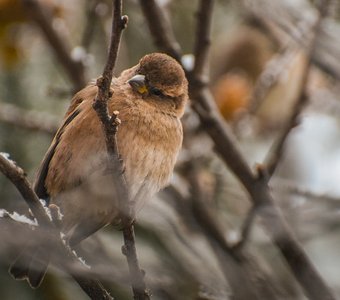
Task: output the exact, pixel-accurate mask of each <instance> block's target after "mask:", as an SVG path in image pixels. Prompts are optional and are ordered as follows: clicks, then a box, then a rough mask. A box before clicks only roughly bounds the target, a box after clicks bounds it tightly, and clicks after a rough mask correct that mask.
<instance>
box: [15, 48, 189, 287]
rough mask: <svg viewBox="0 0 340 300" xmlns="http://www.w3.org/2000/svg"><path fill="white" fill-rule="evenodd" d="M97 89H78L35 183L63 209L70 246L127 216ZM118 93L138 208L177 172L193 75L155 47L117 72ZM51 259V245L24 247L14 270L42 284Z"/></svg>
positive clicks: (114, 105)
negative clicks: (189, 78) (114, 174)
mask: <svg viewBox="0 0 340 300" xmlns="http://www.w3.org/2000/svg"><path fill="white" fill-rule="evenodd" d="M97 91H98V87H97V86H96V84H95V83H93V82H92V83H90V84H89V85H87V86H86V87H85V88H84V89H82V90H81V91H79V92H78V93H76V94H75V96H74V97H73V99H72V101H71V103H70V106H69V108H68V110H67V112H66V114H65V116H64V119H63V122H62V125H61V127H60V128H59V130H58V131H57V133H56V135H55V137H54V139H53V141H52V143H51V145H50V147H49V149H48V150H47V152H46V154H45V157H44V158H43V160H42V163H41V165H40V168H39V169H38V172H37V177H36V181H35V184H34V190H35V192H36V194H37V196H38V197H39V198H40V199H44V200H45V201H46V204H47V206H48V205H56V206H57V207H58V208H59V209H60V212H61V215H62V220H61V221H60V223H61V224H60V229H61V232H62V233H63V234H64V235H65V239H66V241H67V242H68V244H69V245H70V246H74V245H76V244H78V243H79V242H81V241H82V240H84V239H85V238H87V237H88V236H90V235H91V234H93V233H95V232H96V231H97V230H99V229H100V228H102V227H104V226H106V225H108V224H114V225H117V226H119V221H120V219H119V209H118V200H117V196H116V195H115V190H114V185H113V184H112V180H113V179H112V176H110V174H109V172H108V170H109V169H108V166H107V162H108V160H107V150H106V144H105V138H104V133H103V130H102V127H101V123H100V120H99V118H98V116H97V114H96V112H95V111H94V109H93V106H92V105H93V101H94V99H95V97H96V95H97ZM111 94H112V96H111V97H110V99H109V100H108V103H107V104H108V110H109V113H110V114H112V113H113V112H115V111H118V112H119V119H120V121H121V124H120V125H119V127H118V131H117V133H116V139H117V147H118V150H119V154H120V157H121V159H122V162H123V165H124V177H125V179H126V183H127V187H128V192H129V198H130V201H131V203H132V206H133V208H134V211H135V212H138V211H139V210H140V209H141V208H142V207H143V206H144V205H145V203H146V201H147V200H148V199H150V198H151V197H152V196H153V195H154V194H155V193H157V192H158V191H159V190H160V189H161V188H163V187H164V186H166V185H167V183H168V182H169V180H170V178H171V175H172V173H173V169H174V165H175V162H176V158H177V155H178V153H179V151H180V149H181V145H182V140H183V129H182V124H181V120H180V119H181V117H182V116H183V114H184V110H185V106H186V103H187V102H188V81H187V79H186V76H185V72H184V70H183V68H182V67H181V65H180V64H179V63H178V62H177V61H176V60H175V59H173V58H171V57H170V56H168V55H166V54H164V53H151V54H147V55H145V56H144V57H142V58H141V59H140V61H139V63H138V64H137V65H135V66H133V67H132V68H129V69H127V70H125V71H123V72H122V73H121V74H120V76H119V77H117V78H113V80H112V82H111ZM35 247H37V246H35ZM49 260H50V255H49V254H48V251H47V250H45V249H44V245H39V249H31V250H29V249H28V248H26V249H25V248H24V249H23V251H21V253H20V255H19V256H18V258H17V259H16V260H15V261H14V262H13V263H12V265H11V266H10V269H9V272H10V274H11V275H12V276H13V277H14V278H15V279H17V280H27V281H28V283H29V284H30V286H31V287H32V288H37V287H39V285H40V284H41V282H42V280H43V278H44V275H45V273H46V271H47V266H48V263H49Z"/></svg>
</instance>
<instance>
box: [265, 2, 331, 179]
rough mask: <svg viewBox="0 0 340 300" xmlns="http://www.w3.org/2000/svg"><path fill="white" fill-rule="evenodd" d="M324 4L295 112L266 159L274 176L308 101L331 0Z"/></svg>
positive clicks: (315, 26) (312, 40) (316, 25)
mask: <svg viewBox="0 0 340 300" xmlns="http://www.w3.org/2000/svg"><path fill="white" fill-rule="evenodd" d="M321 3H322V5H321V7H320V12H319V16H318V19H317V21H316V22H315V25H314V28H313V29H312V30H313V31H314V32H313V34H312V37H311V39H310V44H309V48H308V49H307V54H306V60H307V61H306V63H305V66H304V72H303V74H302V79H301V85H300V90H299V92H298V96H297V99H296V102H295V105H294V108H293V113H292V115H291V117H290V119H289V120H288V122H287V124H286V126H285V128H284V129H283V131H282V133H281V135H280V137H279V138H278V140H277V141H276V143H275V144H274V146H273V147H272V149H271V150H270V151H269V154H268V157H267V158H266V160H265V165H266V166H267V172H268V174H269V175H270V176H272V175H273V174H274V172H275V170H276V168H277V166H278V164H279V162H280V160H281V157H282V154H283V148H284V144H285V142H286V140H287V137H288V135H289V133H290V132H291V130H292V129H293V128H294V127H296V126H297V125H298V123H299V120H298V119H299V116H300V114H301V112H302V110H303V108H304V107H305V106H306V104H307V103H308V94H307V85H308V82H309V76H310V70H311V67H312V57H313V55H314V52H315V46H316V42H317V38H318V34H319V32H320V26H321V24H322V21H323V19H324V18H325V16H326V13H327V12H328V4H329V3H330V0H324V1H321Z"/></svg>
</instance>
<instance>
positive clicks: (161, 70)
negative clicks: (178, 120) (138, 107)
mask: <svg viewBox="0 0 340 300" xmlns="http://www.w3.org/2000/svg"><path fill="white" fill-rule="evenodd" d="M128 83H129V84H130V86H131V88H132V90H133V91H134V92H135V93H137V94H138V95H139V96H141V97H142V99H143V100H145V101H149V102H150V103H152V104H154V105H156V106H157V107H159V108H161V109H162V110H163V111H164V110H165V112H167V111H168V112H169V113H172V114H175V115H176V116H178V117H180V116H182V114H183V111H184V106H185V103H186V101H187V99H188V82H187V79H186V77H185V73H184V70H183V68H182V67H181V65H180V64H179V63H178V62H177V61H176V60H175V59H173V58H171V57H170V56H168V55H166V54H163V53H152V54H148V55H145V56H144V57H143V58H142V59H141V60H140V61H139V63H138V65H137V66H136V68H135V72H134V74H133V76H132V77H131V78H130V79H129V80H128Z"/></svg>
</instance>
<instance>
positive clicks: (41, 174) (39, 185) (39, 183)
mask: <svg viewBox="0 0 340 300" xmlns="http://www.w3.org/2000/svg"><path fill="white" fill-rule="evenodd" d="M79 103H80V102H79ZM75 108H76V106H75ZM79 112H80V110H79V109H75V110H74V111H73V112H72V113H69V114H68V115H67V117H66V119H65V120H64V123H63V124H62V126H61V127H60V128H59V129H58V131H57V133H56V135H55V137H54V139H53V141H52V144H51V145H50V147H49V148H48V150H47V152H46V154H45V157H44V159H43V161H42V163H41V165H40V168H39V170H38V172H37V177H36V181H35V183H34V191H35V193H36V194H37V196H38V197H39V198H40V199H44V200H45V201H49V194H48V192H47V190H46V186H45V179H46V176H47V172H48V167H49V164H50V161H51V159H52V157H53V155H54V151H55V149H56V147H57V146H58V143H59V141H60V137H61V136H62V134H63V132H64V130H65V128H66V127H67V125H68V124H70V123H71V122H72V120H73V119H74V118H75V117H76V116H77V115H78V114H79ZM47 205H48V203H47Z"/></svg>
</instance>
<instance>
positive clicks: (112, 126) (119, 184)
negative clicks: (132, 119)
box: [93, 0, 150, 300]
mask: <svg viewBox="0 0 340 300" xmlns="http://www.w3.org/2000/svg"><path fill="white" fill-rule="evenodd" d="M112 3H113V14H112V32H111V41H110V48H109V54H108V58H107V61H106V65H105V68H104V71H103V75H102V76H101V77H100V78H99V79H98V80H97V86H98V93H97V96H96V99H95V101H94V103H93V108H94V109H95V111H96V112H97V115H98V117H99V119H100V121H101V123H102V127H103V131H104V134H105V141H106V148H107V152H108V155H109V169H110V170H111V172H112V174H113V182H114V186H115V189H116V192H117V195H118V198H119V199H118V201H119V212H120V220H121V225H122V228H123V236H124V246H123V254H124V255H125V256H126V259H127V262H128V266H129V272H130V278H131V281H132V282H131V283H132V290H133V295H134V299H136V300H145V299H146V300H147V299H150V295H149V292H148V290H147V289H146V284H145V282H144V274H143V272H142V270H141V269H140V266H139V261H138V258H137V251H136V246H135V234H134V226H133V221H134V209H133V207H132V205H131V203H130V198H129V192H128V187H127V185H126V181H125V178H124V175H123V166H122V162H121V160H120V157H119V152H118V148H117V141H116V132H117V128H118V126H119V124H120V120H119V119H118V112H114V113H113V115H112V116H110V115H109V111H108V107H107V102H108V100H109V98H110V96H111V95H110V86H111V80H112V76H113V68H114V65H115V62H116V58H117V53H118V48H119V43H120V38H121V34H122V31H123V30H124V28H125V27H126V25H127V22H128V18H127V16H122V1H121V0H113V1H112Z"/></svg>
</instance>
